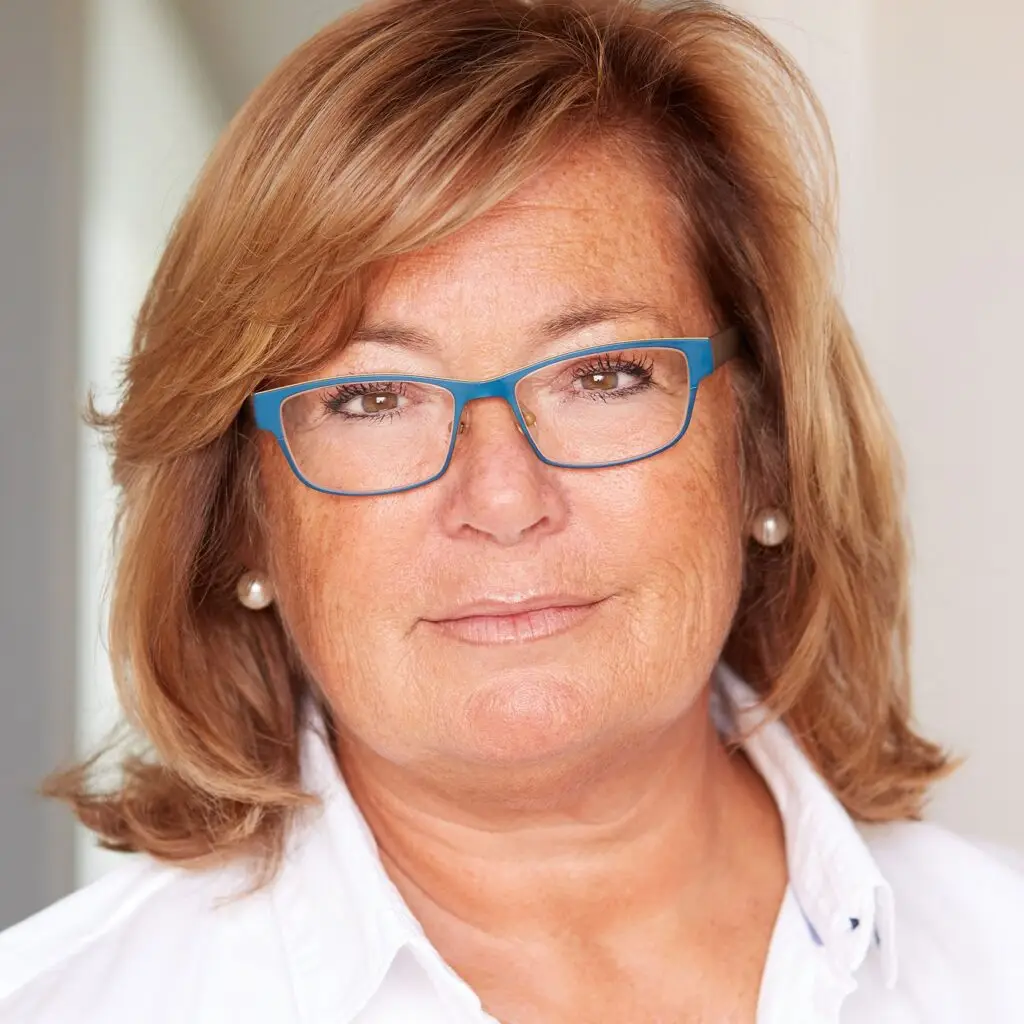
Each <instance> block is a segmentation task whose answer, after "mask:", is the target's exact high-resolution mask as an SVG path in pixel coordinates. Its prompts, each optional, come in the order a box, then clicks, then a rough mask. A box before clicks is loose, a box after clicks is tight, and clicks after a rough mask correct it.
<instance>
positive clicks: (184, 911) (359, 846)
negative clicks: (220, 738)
mask: <svg viewBox="0 0 1024 1024" xmlns="http://www.w3.org/2000/svg"><path fill="white" fill-rule="evenodd" d="M718 684H719V693H720V694H723V695H724V696H725V697H727V700H728V706H729V707H730V708H731V713H730V714H731V719H732V723H733V725H734V726H735V725H736V724H738V725H740V726H741V727H742V728H743V729H744V730H745V731H746V729H747V728H748V727H749V726H750V725H751V724H752V722H753V721H755V720H757V719H756V718H755V716H757V715H759V711H758V710H757V708H756V707H755V706H754V700H753V695H752V693H751V692H750V690H749V689H747V688H746V687H745V686H744V684H743V683H742V682H740V681H739V680H738V679H736V677H735V676H734V675H732V673H730V672H729V671H728V670H727V669H724V668H722V669H720V670H719V675H718ZM744 747H745V750H746V752H747V755H748V757H749V758H750V760H751V762H752V763H753V764H754V766H755V767H756V768H757V770H758V771H759V772H760V773H761V774H762V776H763V777H764V779H765V781H766V782H767V784H768V786H769V788H770V789H771V792H772V794H773V795H774V797H775V800H776V802H777V804H778V807H779V811H780V814H781V816H782V821H783V826H784V830H785V836H786V851H787V860H788V868H789V887H788V889H787V892H786V895H785V898H784V900H783V903H782V906H781V908H780V911H779V916H778V920H777V922H776V925H775V931H774V934H773V937H772V941H771V946H770V950H769V953H768V959H767V963H766V965H765V971H764V977H763V980H762V986H761V994H760V1000H759V1007H758V1014H757V1024H837V1022H841V1024H954V1022H955V1024H981V1022H985V1024H1024V875H1021V874H1020V873H1018V872H1017V871H1016V870H1015V869H1014V868H1012V867H1011V866H1010V865H1009V864H1008V863H1003V861H1002V860H1001V859H998V858H996V857H993V856H991V855H990V854H987V853H983V852H981V851H980V850H979V849H977V848H976V847H974V846H971V845H970V844H968V843H966V842H964V841H963V840H960V839H958V838H956V837H954V836H952V835H950V834H949V833H947V832H945V831H943V830H941V829H939V828H936V827H934V826H930V825H923V824H894V825H885V826H872V827H864V826H861V827H857V826H856V825H854V823H853V822H852V821H851V819H850V817H849V816H848V815H847V814H846V812H845V811H844V810H843V808H842V806H841V805H840V804H839V803H838V802H837V801H836V799H835V798H834V797H833V796H832V795H831V793H830V792H829V790H828V788H827V787H826V785H825V784H824V782H823V781H822V780H821V779H820V777H819V776H818V775H817V774H816V773H815V772H814V770H813V769H812V768H811V766H810V764H809V763H808V761H807V760H806V758H805V757H804V756H803V754H802V753H801V752H800V751H799V749H798V748H797V746H796V744H795V743H794V741H793V739H792V738H791V737H790V735H789V733H788V731H787V730H786V728H785V727H784V726H783V725H781V724H780V723H771V724H767V725H765V726H764V727H763V728H761V729H759V730H757V731H756V732H754V733H753V735H751V736H750V738H749V739H748V740H747V741H746V742H745V744H744ZM303 773H304V780H305V782H306V784H307V787H308V788H309V789H310V790H311V791H313V792H316V793H317V794H319V795H320V796H321V798H322V800H323V805H322V808H321V809H319V810H317V811H311V812H310V813H309V815H308V816H307V818H306V820H305V821H304V822H303V823H301V824H299V825H297V826H296V827H295V828H294V829H293V832H292V835H291V837H290V841H289V848H288V853H287V856H286V858H285V862H284V865H283V867H282V869H281V871H280V873H279V874H278V875H277V876H276V877H275V879H274V880H273V881H272V882H271V883H270V884H269V886H267V887H265V888H264V889H262V890H260V891H258V892H256V893H254V894H249V895H244V890H245V889H246V887H247V885H248V884H249V881H250V880H249V879H248V878H247V877H246V875H245V874H244V873H243V872H242V870H241V868H231V867H226V868H218V869H215V870H209V871H205V872H190V871H186V870H184V869H181V868H175V867H168V866H165V865H161V864H158V863H156V862H154V861H152V860H151V859H149V858H134V859H132V860H130V861H128V862H127V863H126V864H125V866H124V867H123V868H121V869H119V870H117V871H115V872H114V873H112V874H111V875H109V876H107V877H105V878H103V879H101V880H100V881H99V882H97V883H95V884H94V885H92V886H90V887H89V888H87V889H84V890H82V891H80V892H78V893H75V894H73V895H71V896H69V897H68V898H67V899H65V900H62V901H61V902H59V903H57V904H55V905H54V906H52V907H50V908H49V909H47V910H44V911H43V912H42V913H40V914H37V915H36V916H35V917H32V918H30V919H29V920H27V921H25V922H23V923H22V924H20V925H17V926H15V927H14V928H12V929H10V930H8V931H7V932H5V933H3V934H2V935H0V1024H29V1022H31V1024H139V1022H142V1021H145V1022H146V1024H185V1022H188V1024H233V1022H236V1021H238V1022H245V1024H483V1022H491V1021H492V1018H491V1017H489V1016H488V1015H487V1014H486V1013H485V1012H484V1011H483V1010H482V1009H481V1006H480V1001H479V999H478V998H477V996H476V995H475V994H474V992H473V991H472V990H471V989H470V988H469V986H468V985H467V984H466V983H465V982H464V981H463V980H462V979H461V978H459V977H458V976H457V975H456V974H455V972H454V971H453V970H452V969H451V968H450V967H449V966H448V965H447V964H446V963H445V962H444V960H443V959H442V957H441V956H440V954H439V953H438V952H437V951H436V950H435V949H434V948H433V946H432V945H431V944H430V942H429V941H428V940H427V938H426V936H425V935H424V933H423V930H422V928H421V927H420V926H419V924H418V922H417V921H416V920H415V918H414V917H413V916H412V914H411V912H410V911H409V909H408V908H407V907H406V905H405V903H404V902H403V900H402V898H401V896H400V895H399V893H398V891H397V889H396V888H395V887H394V885H393V884H392V883H391V881H390V879H389V878H388V876H387V875H386V873H385V872H384V869H383V867H382V866H381V863H380V859H379V857H378V855H377V848H376V844H375V843H374V840H373V836H372V834H371V833H370V830H369V828H368V827H367V825H366V823H365V821H364V819H363V817H362V815H361V814H360V812H359V810H358V808H357V807H356V805H355V803H354V801H353V800H352V797H351V795H350V794H349V792H348V789H347V788H346V786H345V784H344V781H343V780H342V778H341V776H340V774H339V773H338V771H337V769H336V767H335V762H334V759H333V757H332V756H331V753H330V750H329V748H328V746H327V744H326V742H325V741H324V740H323V738H322V736H321V735H320V733H319V732H318V731H317V730H315V729H310V730H309V731H308V733H307V737H306V741H305V746H304V753H303Z"/></svg>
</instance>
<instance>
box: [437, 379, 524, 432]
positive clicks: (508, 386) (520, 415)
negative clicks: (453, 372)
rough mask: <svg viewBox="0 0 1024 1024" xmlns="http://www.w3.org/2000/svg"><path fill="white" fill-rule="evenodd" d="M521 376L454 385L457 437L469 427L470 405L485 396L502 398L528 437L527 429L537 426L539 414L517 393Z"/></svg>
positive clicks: (516, 422) (519, 428) (518, 425)
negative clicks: (524, 403) (468, 414)
mask: <svg viewBox="0 0 1024 1024" xmlns="http://www.w3.org/2000/svg"><path fill="white" fill-rule="evenodd" d="M521 376H522V373H515V374H509V375H508V376H506V377H494V378H492V379H491V380H485V381H479V382H473V383H470V382H468V381H467V382H462V381H460V382H459V383H458V386H457V387H452V391H453V392H454V394H455V403H456V413H457V415H458V417H459V419H458V426H457V427H456V429H455V434H456V437H461V436H462V435H463V434H465V433H466V431H467V429H468V428H469V421H468V419H467V415H466V414H467V413H468V412H469V407H470V405H471V404H472V403H474V402H478V401H481V400H482V399H485V398H500V399H502V400H503V401H504V402H505V404H506V405H507V406H508V408H509V410H510V411H511V413H512V419H513V421H514V422H515V425H516V430H518V431H519V433H520V434H522V435H523V436H524V437H528V435H527V433H526V431H527V430H529V429H530V428H531V427H534V426H536V424H537V416H536V414H535V413H534V412H533V411H532V410H531V409H528V408H527V407H526V406H524V405H522V404H521V403H520V401H519V399H518V396H517V395H516V385H517V384H518V383H519V379H520V377H521ZM524 426H525V428H526V429H525V430H524Z"/></svg>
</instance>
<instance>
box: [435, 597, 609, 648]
mask: <svg viewBox="0 0 1024 1024" xmlns="http://www.w3.org/2000/svg"><path fill="white" fill-rule="evenodd" d="M604 600H605V599H600V600H593V599H587V598H580V597H566V596H547V597H537V598H531V599H530V600H527V601H518V600H508V601H502V600H497V601H494V600H488V601H481V602H474V603H472V604H467V605H464V606H462V607H459V608H458V609H456V610H454V611H452V612H449V613H447V614H445V615H444V617H440V618H430V619H424V620H422V621H423V622H424V623H425V624H426V625H427V626H428V627H429V628H430V629H431V630H434V631H436V632H438V633H441V634H442V635H444V636H446V637H448V638H449V639H452V640H457V641H460V642H462V643H467V644H479V645H492V644H520V643H529V642H531V641H534V640H542V639H544V638H546V637H550V636H556V635H558V634H559V633H565V632H568V631H569V630H571V629H573V628H575V627H576V626H578V625H580V624H581V623H582V622H584V621H585V620H586V619H588V618H589V617H590V616H591V615H592V614H593V613H594V612H595V611H596V610H597V609H598V608H599V607H600V606H601V605H602V604H604Z"/></svg>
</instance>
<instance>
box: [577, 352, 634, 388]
mask: <svg viewBox="0 0 1024 1024" xmlns="http://www.w3.org/2000/svg"><path fill="white" fill-rule="evenodd" d="M652 376H653V367H652V366H651V365H650V364H649V363H644V362H641V361H640V360H639V359H634V358H633V357H632V354H630V353H621V354H618V353H607V354H605V355H602V356H600V357H598V358H597V359H596V360H590V361H588V362H586V363H584V364H583V365H577V366H576V368H575V371H574V373H573V378H574V379H575V381H576V382H577V383H578V384H579V386H580V389H581V390H582V391H586V392H589V393H590V394H592V395H594V396H595V397H597V396H598V395H624V394H631V393H632V392H634V391H636V390H642V389H644V388H646V387H648V386H650V384H651V381H652Z"/></svg>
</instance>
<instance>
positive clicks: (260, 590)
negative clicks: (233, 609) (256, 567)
mask: <svg viewBox="0 0 1024 1024" xmlns="http://www.w3.org/2000/svg"><path fill="white" fill-rule="evenodd" d="M235 593H236V594H237V595H238V600H239V603H240V604H241V605H243V607H245V608H248V609H249V611H251V612H261V611H263V609H264V608H269V607H270V606H271V605H272V604H273V603H274V588H273V587H272V586H271V585H270V580H268V579H267V578H266V576H263V575H261V574H260V573H258V572H247V573H243V574H242V577H241V579H240V580H239V581H238V585H237V586H236V587H235Z"/></svg>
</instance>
